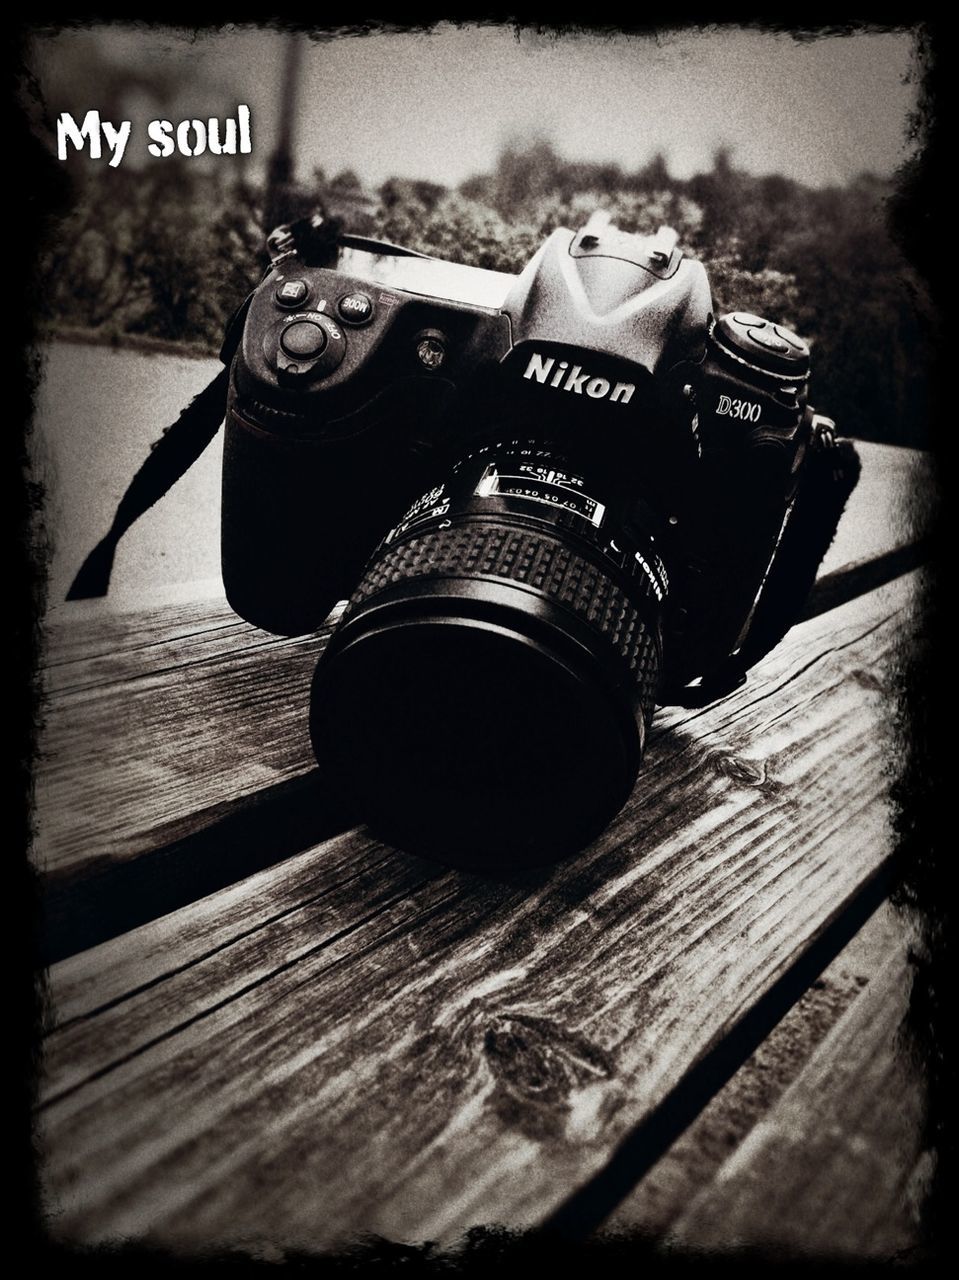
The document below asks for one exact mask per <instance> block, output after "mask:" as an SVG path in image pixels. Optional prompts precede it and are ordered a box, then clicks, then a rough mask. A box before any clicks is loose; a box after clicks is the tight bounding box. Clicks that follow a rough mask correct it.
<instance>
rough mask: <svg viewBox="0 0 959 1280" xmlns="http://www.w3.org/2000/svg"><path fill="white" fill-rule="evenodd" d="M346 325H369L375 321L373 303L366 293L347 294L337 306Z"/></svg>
mask: <svg viewBox="0 0 959 1280" xmlns="http://www.w3.org/2000/svg"><path fill="white" fill-rule="evenodd" d="M336 309H337V311H338V312H339V316H340V319H341V320H342V321H343V323H344V324H355V325H360V324H367V323H368V322H369V321H370V320H372V319H373V302H372V299H371V298H369V297H368V296H367V295H366V294H365V293H347V294H344V295H343V297H342V298H340V300H339V302H338V303H337V304H336Z"/></svg>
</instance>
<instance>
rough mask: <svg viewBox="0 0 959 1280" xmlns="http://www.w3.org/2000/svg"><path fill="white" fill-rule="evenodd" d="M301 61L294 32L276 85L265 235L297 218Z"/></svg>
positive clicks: (298, 41)
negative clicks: (277, 102) (275, 124)
mask: <svg viewBox="0 0 959 1280" xmlns="http://www.w3.org/2000/svg"><path fill="white" fill-rule="evenodd" d="M302 60H303V44H302V41H301V38H300V37H299V36H298V35H297V34H296V32H294V31H291V32H290V33H289V34H288V35H287V37H286V55H285V58H284V62H283V80H282V83H281V85H280V113H279V127H278V129H277V135H276V146H275V147H274V148H273V152H272V154H271V156H270V160H269V163H268V165H267V173H266V201H265V204H264V211H263V221H264V228H263V229H264V231H265V233H266V234H267V235H268V234H269V233H270V232H271V231H272V230H273V228H274V227H278V226H279V225H280V223H282V222H289V221H290V219H291V218H295V217H297V216H298V213H299V210H297V209H296V208H295V207H294V206H295V198H294V191H293V130H294V120H295V115H296V97H297V89H298V86H299V77H300V66H301V64H302Z"/></svg>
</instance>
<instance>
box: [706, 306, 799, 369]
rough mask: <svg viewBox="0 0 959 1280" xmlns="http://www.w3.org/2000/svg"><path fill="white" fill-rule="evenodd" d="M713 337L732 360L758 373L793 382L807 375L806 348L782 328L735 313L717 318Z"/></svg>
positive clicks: (740, 312)
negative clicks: (791, 379)
mask: <svg viewBox="0 0 959 1280" xmlns="http://www.w3.org/2000/svg"><path fill="white" fill-rule="evenodd" d="M713 337H714V338H715V340H716V342H717V343H718V344H719V345H720V346H721V347H722V348H723V349H724V350H725V351H726V352H727V353H728V354H729V355H731V356H732V358H733V359H734V360H736V361H738V362H739V363H740V364H744V365H747V366H749V367H750V368H752V369H755V370H757V371H758V372H759V373H765V374H773V375H774V376H776V377H779V378H796V379H805V378H806V377H808V375H809V348H808V346H807V345H806V343H805V342H803V340H802V338H800V337H799V335H798V334H796V333H793V331H792V330H791V329H787V328H786V326H785V325H781V324H774V323H773V322H772V321H771V320H765V319H763V317H762V316H754V315H752V314H751V313H750V312H748V311H734V312H731V313H730V314H729V315H724V316H720V317H719V319H718V320H717V321H716V324H715V326H714V328H713Z"/></svg>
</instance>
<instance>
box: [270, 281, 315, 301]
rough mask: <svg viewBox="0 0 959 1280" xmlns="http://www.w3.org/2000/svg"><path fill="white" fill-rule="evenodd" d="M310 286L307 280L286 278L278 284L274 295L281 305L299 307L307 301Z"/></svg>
mask: <svg viewBox="0 0 959 1280" xmlns="http://www.w3.org/2000/svg"><path fill="white" fill-rule="evenodd" d="M309 292H310V290H309V286H308V285H307V283H306V281H305V280H284V281H283V283H282V284H278V285H277V286H276V292H275V293H274V295H273V296H274V297H275V298H276V300H277V302H278V303H279V305H280V306H281V307H298V306H299V305H300V304H301V303H302V302H305V301H306V298H307V295H308V294H309Z"/></svg>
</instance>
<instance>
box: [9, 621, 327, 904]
mask: <svg viewBox="0 0 959 1280" xmlns="http://www.w3.org/2000/svg"><path fill="white" fill-rule="evenodd" d="M211 635H212V636H213V637H214V639H213V641H211V640H210V636H211ZM242 638H243V640H245V647H239V646H238V644H237V638H236V635H235V633H233V632H229V633H228V634H227V636H226V637H225V639H222V638H221V637H220V633H219V632H212V633H209V632H208V633H205V635H204V637H203V643H204V644H206V645H207V646H212V648H213V650H214V652H212V653H210V652H208V653H207V654H206V656H205V657H204V658H197V659H195V660H193V661H186V660H185V659H184V655H183V653H182V652H181V651H180V650H181V645H182V642H180V641H178V642H177V644H176V645H175V646H173V647H174V648H175V649H176V650H177V653H176V655H174V654H171V653H169V652H166V653H165V654H164V656H163V663H164V665H162V666H160V667H159V668H158V669H155V670H154V671H152V672H144V673H143V674H142V675H141V676H140V677H139V678H138V679H136V680H135V681H133V682H122V683H119V684H116V683H111V684H106V685H102V686H93V687H90V688H86V689H79V690H75V691H74V692H73V693H72V694H71V695H70V696H69V697H61V698H59V699H58V700H57V701H56V702H55V703H54V704H52V705H51V706H50V708H49V710H48V713H47V716H48V726H49V728H48V732H47V733H46V735H45V736H44V740H43V744H42V750H41V759H40V765H39V768H38V774H37V783H36V795H37V802H36V806H37V807H36V821H37V827H38V839H37V843H36V846H35V853H34V856H35V857H36V859H37V861H38V863H39V865H40V866H41V867H42V868H43V869H44V870H45V871H46V873H47V875H48V876H50V877H51V878H54V879H55V878H57V877H62V876H67V875H74V876H75V875H77V874H80V873H85V874H89V873H90V872H91V871H93V870H95V869H97V868H99V867H102V866H104V865H107V864H109V863H111V862H116V861H119V860H122V859H124V858H128V857H130V856H135V855H136V854H137V853H139V852H140V851H141V850H143V849H145V848H156V847H157V846H160V845H165V844H168V843H170V842H172V841H173V840H176V839H177V838H179V837H181V836H183V835H184V834H188V833H189V832H192V831H194V830H196V828H197V827H198V826H202V825H204V822H205V821H209V818H206V819H205V817H204V815H206V814H207V812H208V811H209V810H211V809H212V810H214V816H219V813H220V810H219V809H218V808H217V806H222V805H223V804H224V803H225V802H230V801H234V800H236V799H238V798H242V797H244V796H248V795H250V794H251V793H255V792H257V791H259V790H261V789H263V788H265V787H269V786H271V785H275V784H276V783H278V782H282V781H284V780H287V779H290V778H294V777H300V776H302V775H303V774H304V773H306V772H308V771H309V770H310V769H311V768H313V767H314V760H313V754H312V750H311V747H310V742H309V732H308V725H307V710H308V705H309V688H310V679H311V677H312V674H313V669H314V667H315V665H316V661H317V658H318V656H319V653H320V651H321V649H322V646H323V644H324V643H325V636H324V635H317V636H308V637H305V638H303V639H300V640H295V641H285V642H283V641H277V640H276V639H275V638H267V637H265V636H264V634H263V633H259V635H258V636H257V635H256V634H255V633H253V631H252V629H250V630H249V631H248V632H246V633H245V635H244V636H243V637H242ZM163 648H164V649H165V650H167V651H169V650H170V648H171V646H170V645H165V646H163ZM226 655H228V657H229V660H228V661H220V660H217V659H219V658H222V657H225V656H226Z"/></svg>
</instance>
